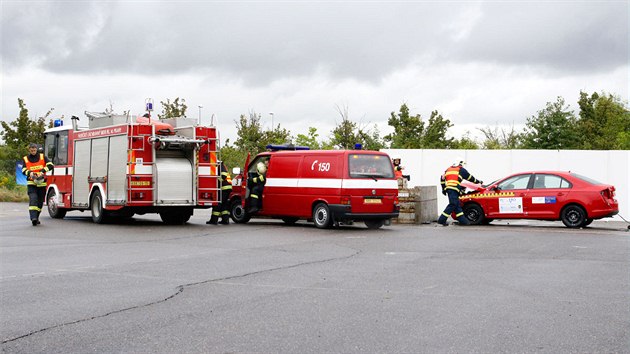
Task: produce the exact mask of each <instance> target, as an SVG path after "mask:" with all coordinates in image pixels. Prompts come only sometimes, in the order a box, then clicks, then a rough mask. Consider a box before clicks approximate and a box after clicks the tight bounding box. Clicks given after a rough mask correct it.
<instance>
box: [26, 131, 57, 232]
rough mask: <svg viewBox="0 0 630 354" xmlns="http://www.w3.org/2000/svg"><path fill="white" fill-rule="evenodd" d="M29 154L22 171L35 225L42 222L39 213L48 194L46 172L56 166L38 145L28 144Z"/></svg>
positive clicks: (29, 208) (30, 215)
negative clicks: (39, 149)
mask: <svg viewBox="0 0 630 354" xmlns="http://www.w3.org/2000/svg"><path fill="white" fill-rule="evenodd" d="M28 152H29V154H28V155H26V156H24V157H23V160H24V167H23V168H22V173H23V174H24V175H25V176H26V179H27V182H26V185H27V186H26V188H27V192H28V212H29V217H30V219H31V223H32V224H33V226H37V225H39V224H40V222H39V214H40V213H41V212H42V206H44V198H45V196H46V173H47V172H48V171H50V170H52V169H53V168H54V166H53V164H52V162H50V160H48V158H47V157H45V156H44V153H43V152H39V151H38V145H37V144H35V143H30V144H29V145H28Z"/></svg>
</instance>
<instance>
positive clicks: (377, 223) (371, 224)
mask: <svg viewBox="0 0 630 354" xmlns="http://www.w3.org/2000/svg"><path fill="white" fill-rule="evenodd" d="M364 222H365V226H367V228H368V229H370V230H376V229H380V228H381V226H383V220H365V221H364Z"/></svg>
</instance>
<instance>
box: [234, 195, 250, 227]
mask: <svg viewBox="0 0 630 354" xmlns="http://www.w3.org/2000/svg"><path fill="white" fill-rule="evenodd" d="M230 216H231V217H232V220H234V222H235V223H237V224H245V223H246V222H248V221H249V219H251V215H249V214H248V213H247V211H246V210H245V208H243V205H242V204H241V200H240V199H235V200H233V201H232V204H230Z"/></svg>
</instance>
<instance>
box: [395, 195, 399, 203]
mask: <svg viewBox="0 0 630 354" xmlns="http://www.w3.org/2000/svg"><path fill="white" fill-rule="evenodd" d="M398 204H400V201H399V200H398V195H395V196H394V205H398Z"/></svg>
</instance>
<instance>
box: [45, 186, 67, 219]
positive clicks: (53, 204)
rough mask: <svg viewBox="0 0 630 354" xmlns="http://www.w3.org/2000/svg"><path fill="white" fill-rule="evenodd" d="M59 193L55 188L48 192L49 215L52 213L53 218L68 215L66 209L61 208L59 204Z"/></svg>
mask: <svg viewBox="0 0 630 354" xmlns="http://www.w3.org/2000/svg"><path fill="white" fill-rule="evenodd" d="M56 195H57V193H55V190H54V189H51V190H50V193H48V199H47V200H46V204H47V205H48V215H50V217H51V218H53V219H63V218H64V216H66V212H67V210H66V209H60V208H59V207H58V206H57V198H56Z"/></svg>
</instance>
